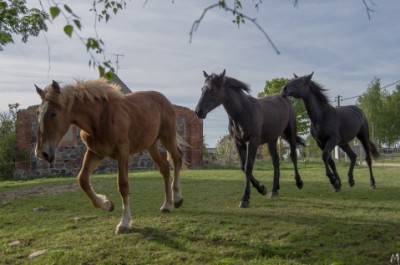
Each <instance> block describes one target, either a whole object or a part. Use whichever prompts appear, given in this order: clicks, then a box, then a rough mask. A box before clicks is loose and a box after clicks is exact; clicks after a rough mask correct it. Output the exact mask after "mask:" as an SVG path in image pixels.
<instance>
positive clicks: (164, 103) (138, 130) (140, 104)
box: [125, 91, 176, 149]
mask: <svg viewBox="0 0 400 265" xmlns="http://www.w3.org/2000/svg"><path fill="white" fill-rule="evenodd" d="M125 105H126V106H127V107H126V108H125V109H126V110H127V111H128V112H129V116H130V120H131V130H130V131H131V133H130V134H131V136H130V138H131V139H132V138H138V139H142V142H143V144H144V143H145V142H149V143H150V144H153V143H154V141H156V140H157V139H158V138H162V139H163V140H164V139H166V138H172V137H173V138H174V139H175V134H176V115H175V109H174V106H173V105H172V103H171V102H170V101H169V100H168V99H167V98H166V97H165V96H164V95H163V94H161V93H159V92H157V91H138V92H134V93H131V94H128V95H127V96H126V98H125ZM144 145H148V144H144ZM147 148H148V147H145V149H147Z"/></svg>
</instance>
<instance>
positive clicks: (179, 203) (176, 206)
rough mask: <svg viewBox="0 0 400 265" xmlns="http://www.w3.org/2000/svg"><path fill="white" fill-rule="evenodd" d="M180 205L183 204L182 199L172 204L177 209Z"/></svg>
mask: <svg viewBox="0 0 400 265" xmlns="http://www.w3.org/2000/svg"><path fill="white" fill-rule="evenodd" d="M182 204H183V198H182V199H180V200H179V201H177V202H174V207H175V208H179V207H181V206H182Z"/></svg>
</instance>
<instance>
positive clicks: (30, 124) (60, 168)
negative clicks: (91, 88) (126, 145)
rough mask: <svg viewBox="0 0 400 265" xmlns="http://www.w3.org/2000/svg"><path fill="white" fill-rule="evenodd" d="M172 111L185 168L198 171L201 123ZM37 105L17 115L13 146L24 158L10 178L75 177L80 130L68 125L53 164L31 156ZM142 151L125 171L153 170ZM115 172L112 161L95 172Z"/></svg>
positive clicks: (188, 112)
mask: <svg viewBox="0 0 400 265" xmlns="http://www.w3.org/2000/svg"><path fill="white" fill-rule="evenodd" d="M113 81H114V82H116V83H118V84H120V85H121V87H122V89H121V91H122V92H123V93H131V91H130V90H129V88H128V87H126V85H125V84H124V83H123V82H122V81H121V80H120V79H119V78H118V77H117V76H114V80H113ZM174 107H175V112H176V124H177V132H178V133H179V134H180V135H181V136H182V137H183V138H184V139H185V140H186V142H187V143H188V144H189V145H190V147H181V148H182V150H183V152H184V159H185V161H186V163H187V167H188V168H201V167H202V164H203V154H202V146H203V121H202V120H201V119H199V118H198V117H197V116H196V114H195V112H194V111H192V110H190V109H188V108H185V107H181V106H177V105H174ZM37 108H38V106H31V107H29V108H27V109H25V110H20V111H19V112H18V114H17V119H18V126H17V132H16V133H17V141H18V142H17V144H18V147H19V148H21V149H22V150H24V153H25V154H26V157H23V158H18V159H17V160H16V163H15V171H14V178H16V179H21V178H26V177H29V176H38V175H71V174H72V175H75V174H77V173H78V172H79V170H80V168H81V165H82V159H83V155H84V153H85V151H86V146H85V145H84V144H83V142H82V140H81V138H80V136H79V133H80V129H79V128H78V127H76V126H75V125H71V126H70V128H69V130H68V132H67V133H66V134H65V136H64V137H63V139H62V140H61V142H60V143H59V145H58V148H57V152H56V158H55V161H54V162H53V163H51V164H49V163H47V162H45V161H42V160H40V159H37V158H36V156H35V144H36V131H37V121H36V110H37ZM155 167H156V165H155V164H154V163H153V161H152V160H151V158H150V156H149V155H148V153H147V152H146V151H144V152H142V153H139V154H136V155H134V156H131V157H130V159H129V170H133V169H148V168H155ZM116 171H117V163H116V161H115V160H113V159H110V158H105V159H104V160H103V161H102V162H101V164H100V165H99V166H98V168H97V170H96V171H95V173H111V172H116Z"/></svg>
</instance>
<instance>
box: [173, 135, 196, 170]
mask: <svg viewBox="0 0 400 265" xmlns="http://www.w3.org/2000/svg"><path fill="white" fill-rule="evenodd" d="M175 138H176V143H177V145H178V150H179V152H181V153H182V150H181V147H188V148H192V146H191V145H190V144H189V143H188V142H186V140H185V139H184V138H183V137H182V136H181V135H180V134H179V133H178V132H177V133H176V137H175ZM167 159H168V161H170V160H171V155H170V154H169V152H168V158H167ZM182 162H183V165H184V166H185V167H186V168H187V167H189V166H190V163H189V162H187V161H186V160H185V158H184V157H183V156H182Z"/></svg>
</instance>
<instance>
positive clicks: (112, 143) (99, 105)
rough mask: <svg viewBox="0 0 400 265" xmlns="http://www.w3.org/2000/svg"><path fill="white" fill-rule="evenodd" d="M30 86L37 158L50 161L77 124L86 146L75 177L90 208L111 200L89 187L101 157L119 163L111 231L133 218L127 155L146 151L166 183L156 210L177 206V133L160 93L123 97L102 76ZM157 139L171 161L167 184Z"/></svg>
mask: <svg viewBox="0 0 400 265" xmlns="http://www.w3.org/2000/svg"><path fill="white" fill-rule="evenodd" d="M35 87H36V91H37V92H38V94H39V95H40V97H41V99H42V103H41V105H40V106H39V109H38V110H37V118H38V125H39V126H38V130H37V142H36V156H37V157H39V158H41V159H44V160H46V161H48V162H52V161H53V160H54V157H55V150H56V147H57V144H58V143H59V142H60V140H61V138H62V137H63V135H64V134H65V133H66V132H67V130H68V128H69V125H70V124H75V125H76V126H78V127H79V128H81V138H82V140H83V142H84V143H85V145H86V147H87V150H86V153H85V156H84V158H83V165H82V168H81V170H80V172H79V174H78V177H77V178H78V183H79V185H80V187H81V188H82V190H83V191H84V192H85V193H86V194H87V195H88V197H89V199H90V200H91V201H92V203H93V205H94V207H97V208H100V209H103V210H105V211H112V210H113V209H114V204H113V203H112V202H111V201H110V200H108V199H107V197H106V196H104V195H101V194H97V193H96V192H95V191H94V190H93V188H92V186H91V185H90V181H89V176H90V174H91V173H92V172H93V171H94V170H95V169H96V167H97V166H98V164H99V163H100V161H101V160H102V159H103V158H105V157H111V158H113V159H115V160H117V161H118V190H119V192H120V194H121V197H122V204H123V205H122V208H123V214H122V218H121V221H120V223H119V224H118V225H117V227H116V229H115V233H126V232H128V231H129V225H130V221H131V219H132V216H131V212H130V208H129V184H128V158H129V155H132V154H136V153H138V152H141V151H143V150H147V151H148V152H149V154H150V156H151V158H152V159H153V161H154V162H155V163H156V164H157V165H158V167H159V170H160V172H161V174H162V175H163V177H164V185H165V201H164V204H163V205H162V206H161V208H160V210H161V212H169V211H170V208H171V205H172V203H173V204H174V206H175V207H176V208H178V207H180V206H181V205H182V203H183V197H182V195H181V189H180V183H179V173H180V169H181V166H182V151H181V149H180V148H179V147H178V142H179V141H180V137H178V134H177V133H176V128H175V127H176V120H175V111H174V108H173V106H172V104H171V103H170V102H169V101H168V99H167V98H166V97H165V96H163V95H162V94H160V93H158V92H155V91H141V92H134V93H131V94H128V95H123V94H122V93H121V92H120V88H119V86H117V85H113V84H111V83H108V82H107V81H106V80H104V79H98V80H91V81H77V82H76V83H74V84H68V85H65V86H64V87H63V88H60V85H59V84H58V83H57V82H56V81H53V83H52V84H51V85H49V86H47V87H46V88H45V89H44V90H42V89H40V88H39V87H38V86H36V85H35ZM159 141H160V142H161V143H162V144H163V145H164V147H165V148H166V149H167V151H168V152H169V153H170V154H171V157H172V159H173V163H174V178H173V180H172V184H171V180H170V171H169V163H168V161H167V160H166V158H165V157H163V156H162V155H161V154H160V152H159V148H158V142H159ZM171 187H172V191H171Z"/></svg>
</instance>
